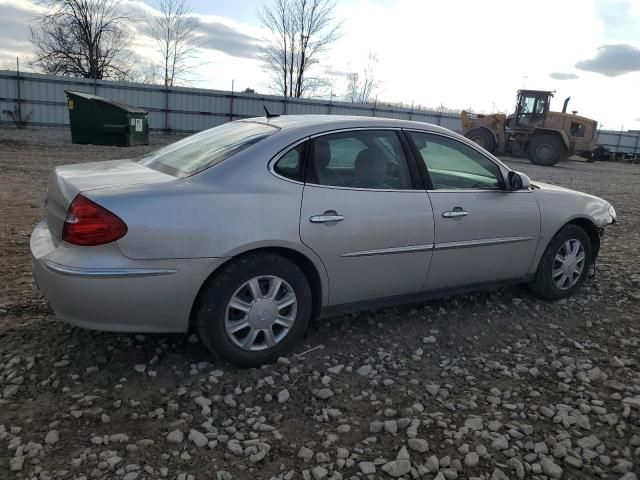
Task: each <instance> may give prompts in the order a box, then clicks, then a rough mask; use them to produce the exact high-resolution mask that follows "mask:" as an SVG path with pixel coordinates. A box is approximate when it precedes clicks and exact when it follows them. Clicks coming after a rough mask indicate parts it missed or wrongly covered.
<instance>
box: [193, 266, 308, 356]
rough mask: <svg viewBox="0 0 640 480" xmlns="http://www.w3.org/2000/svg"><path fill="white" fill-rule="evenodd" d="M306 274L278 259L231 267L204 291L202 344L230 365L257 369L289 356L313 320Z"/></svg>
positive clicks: (200, 308) (198, 321) (198, 312)
mask: <svg viewBox="0 0 640 480" xmlns="http://www.w3.org/2000/svg"><path fill="white" fill-rule="evenodd" d="M311 301H312V296H311V289H310V287H309V282H308V281H307V278H306V277H305V275H304V273H303V272H302V271H301V270H300V269H299V268H298V267H297V266H296V265H295V264H294V263H293V262H292V261H290V260H288V259H287V258H284V257H282V256H280V255H275V254H251V255H248V256H246V257H242V258H239V259H238V260H236V261H233V262H232V263H231V264H229V265H228V266H226V267H224V268H223V270H222V271H221V272H219V273H218V274H216V275H215V276H214V277H213V278H212V279H211V280H210V282H209V284H208V285H207V286H206V287H205V289H204V291H203V292H202V294H201V296H200V300H199V303H198V306H197V309H196V313H195V316H196V325H197V328H198V333H199V335H200V338H201V339H202V341H203V343H204V344H205V345H206V346H207V347H208V348H209V349H210V350H211V351H213V352H214V353H216V354H218V355H219V356H220V357H222V358H224V359H225V360H227V361H228V362H230V363H233V364H236V365H239V366H242V367H256V366H259V365H263V364H265V363H270V362H273V361H275V360H276V359H277V358H278V357H280V356H282V355H284V354H286V353H287V352H289V351H290V350H291V348H293V347H294V346H295V345H296V344H297V343H298V342H299V341H300V340H301V339H302V337H303V335H304V332H305V330H306V329H307V326H308V324H309V318H310V316H311Z"/></svg>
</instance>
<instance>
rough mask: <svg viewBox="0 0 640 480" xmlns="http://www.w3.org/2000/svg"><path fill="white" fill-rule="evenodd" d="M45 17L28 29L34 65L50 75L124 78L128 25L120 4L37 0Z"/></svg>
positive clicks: (97, 0)
mask: <svg viewBox="0 0 640 480" xmlns="http://www.w3.org/2000/svg"><path fill="white" fill-rule="evenodd" d="M39 3H40V5H42V6H44V7H45V8H46V9H47V13H44V14H42V15H40V16H39V17H38V18H37V19H36V22H35V24H34V26H32V27H30V30H31V43H32V44H33V47H34V50H35V57H34V59H33V60H32V65H33V66H34V67H36V68H39V69H41V70H43V71H44V72H46V73H50V74H52V75H70V76H74V77H84V78H95V79H102V78H122V77H126V75H127V74H128V72H129V69H130V68H131V63H130V62H129V60H128V58H129V54H130V49H129V45H130V40H131V27H130V25H131V23H132V21H135V18H133V17H132V16H130V15H129V16H127V15H125V14H124V13H123V11H122V9H121V8H120V1H119V0H41V1H40V2H39Z"/></svg>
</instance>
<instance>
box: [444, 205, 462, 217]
mask: <svg viewBox="0 0 640 480" xmlns="http://www.w3.org/2000/svg"><path fill="white" fill-rule="evenodd" d="M467 215H469V212H465V211H464V210H463V209H462V208H460V207H456V208H454V209H453V210H449V211H447V212H442V216H443V217H444V218H457V217H466V216H467Z"/></svg>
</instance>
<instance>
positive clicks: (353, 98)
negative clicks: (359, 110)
mask: <svg viewBox="0 0 640 480" xmlns="http://www.w3.org/2000/svg"><path fill="white" fill-rule="evenodd" d="M345 99H346V100H347V102H351V103H358V102H359V101H360V76H359V75H358V74H357V73H356V72H351V73H348V74H347V93H346V94H345Z"/></svg>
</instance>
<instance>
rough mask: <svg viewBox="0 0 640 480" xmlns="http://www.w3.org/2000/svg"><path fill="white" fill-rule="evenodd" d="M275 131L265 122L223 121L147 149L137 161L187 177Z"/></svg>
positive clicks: (275, 129) (160, 170)
mask: <svg viewBox="0 0 640 480" xmlns="http://www.w3.org/2000/svg"><path fill="white" fill-rule="evenodd" d="M277 131H278V129H277V128H276V127H273V126H270V125H265V124H264V123H257V122H231V123H225V124H224V125H220V126H219V127H215V128H211V129H209V130H205V131H204V132H200V133H196V134H195V135H191V136H190V137H187V138H185V139H183V140H180V141H178V142H176V143H172V144H171V145H167V146H166V147H164V148H161V149H160V150H156V151H154V152H151V153H148V154H146V155H144V156H143V157H141V158H139V159H138V163H140V164H141V165H144V166H145V167H149V168H152V169H154V170H157V171H159V172H162V173H167V174H169V175H173V176H174V177H180V178H182V177H188V176H189V175H193V174H194V173H198V172H200V171H202V170H204V169H205V168H208V167H210V166H212V165H215V164H217V163H220V162H222V161H223V160H225V159H227V158H229V157H230V156H232V155H235V154H236V153H238V152H240V151H242V150H244V149H245V148H247V147H250V146H251V145H253V144H255V143H257V142H259V141H260V140H262V139H263V138H266V137H268V136H269V135H272V134H274V133H275V132H277Z"/></svg>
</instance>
